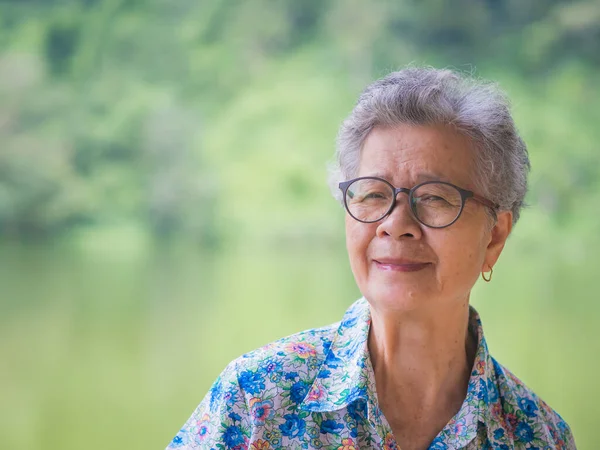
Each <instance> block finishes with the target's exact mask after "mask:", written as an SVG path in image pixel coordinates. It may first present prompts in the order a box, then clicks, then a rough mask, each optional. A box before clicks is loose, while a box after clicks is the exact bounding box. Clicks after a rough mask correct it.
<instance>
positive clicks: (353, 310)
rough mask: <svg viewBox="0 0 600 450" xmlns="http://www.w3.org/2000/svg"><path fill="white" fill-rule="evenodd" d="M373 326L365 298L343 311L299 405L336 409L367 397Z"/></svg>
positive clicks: (310, 408)
mask: <svg viewBox="0 0 600 450" xmlns="http://www.w3.org/2000/svg"><path fill="white" fill-rule="evenodd" d="M370 325H371V313H370V310H369V304H368V303H367V301H366V299H365V298H364V297H363V298H361V299H359V300H358V301H356V302H355V303H354V304H352V306H350V308H349V309H348V310H347V311H346V313H345V314H344V318H343V319H342V321H341V322H340V325H339V327H338V329H337V331H336V334H335V336H334V338H333V341H332V343H331V346H330V347H329V350H328V351H327V354H326V356H325V361H324V362H323V365H322V366H321V368H320V370H319V372H318V374H317V377H316V378H315V380H314V382H313V384H312V386H311V387H310V389H309V391H308V394H307V395H306V397H305V398H304V401H303V402H302V403H301V404H300V408H301V409H304V410H308V411H335V410H338V409H341V408H344V407H347V406H348V405H349V404H350V403H353V402H355V401H356V400H358V399H364V400H367V385H368V380H369V375H368V371H367V370H366V363H367V355H368V348H367V338H368V335H369V326H370Z"/></svg>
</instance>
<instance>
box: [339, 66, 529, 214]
mask: <svg viewBox="0 0 600 450" xmlns="http://www.w3.org/2000/svg"><path fill="white" fill-rule="evenodd" d="M398 124H413V125H435V124H448V125H452V126H453V127H455V129H456V130H457V131H459V132H461V133H463V134H465V135H467V136H469V137H470V138H471V139H472V140H473V141H474V143H475V148H476V149H477V154H476V155H474V156H475V158H474V161H475V172H476V173H475V174H474V177H475V178H474V180H473V182H474V184H475V186H476V187H477V189H478V194H480V195H483V196H484V197H487V198H488V199H490V200H492V201H493V202H495V203H496V204H498V205H499V210H500V211H512V213H513V224H515V223H516V222H517V220H518V219H519V215H520V212H521V208H522V207H523V206H524V198H525V194H526V193H527V174H528V172H529V170H530V163H529V157H528V154H527V147H526V145H525V143H524V142H523V140H522V139H521V137H520V136H519V134H518V132H517V129H516V127H515V124H514V121H513V119H512V117H511V114H510V107H509V101H508V99H507V97H506V96H505V95H504V93H503V92H502V91H500V89H499V88H498V87H497V86H496V85H495V84H493V83H489V82H482V81H480V80H476V79H474V78H472V77H471V76H468V75H462V74H460V73H458V72H456V71H452V70H448V69H443V70H440V69H434V68H415V67H411V68H406V69H403V70H400V71H398V72H392V73H390V74H389V75H387V76H386V77H384V78H382V79H380V80H377V81H375V82H374V83H372V84H370V85H369V86H367V88H366V89H365V90H364V91H363V93H362V94H361V95H360V97H359V99H358V102H357V103H356V106H355V107H354V109H353V110H352V112H351V113H350V115H349V116H348V117H347V118H346V120H344V122H343V123H342V125H341V127H340V130H339V133H338V137H337V148H336V159H335V161H334V163H333V164H332V165H331V166H330V167H329V172H330V173H329V181H330V186H331V189H332V193H333V195H334V197H336V198H337V199H338V200H341V193H340V191H339V189H338V183H339V182H340V181H343V180H348V179H351V178H353V177H355V176H356V174H357V173H358V169H359V167H358V166H359V163H360V152H361V149H362V146H363V144H364V142H365V139H366V138H367V135H368V134H369V133H370V132H371V130H372V129H373V128H374V127H375V126H377V125H383V126H394V125H398Z"/></svg>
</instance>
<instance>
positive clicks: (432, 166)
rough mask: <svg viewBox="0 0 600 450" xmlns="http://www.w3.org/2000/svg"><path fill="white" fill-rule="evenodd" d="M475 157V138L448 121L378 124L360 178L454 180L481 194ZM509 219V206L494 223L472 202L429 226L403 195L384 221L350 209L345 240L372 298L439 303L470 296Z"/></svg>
mask: <svg viewBox="0 0 600 450" xmlns="http://www.w3.org/2000/svg"><path fill="white" fill-rule="evenodd" d="M472 157H473V147H472V142H471V141H470V139H469V138H468V137H466V136H464V135H462V134H460V133H458V132H456V131H455V130H453V129H452V128H450V127H447V126H441V125H440V126H415V125H399V126H395V127H393V128H392V127H376V128H374V129H373V130H372V131H371V132H370V133H369V135H368V137H367V139H366V141H365V143H364V146H363V150H362V153H361V161H360V169H359V173H358V176H361V177H362V176H377V177H381V178H384V179H386V180H388V181H389V182H390V183H392V184H393V185H394V186H396V187H403V188H412V187H413V186H415V185H416V184H418V183H422V182H423V181H429V180H440V181H448V182H450V183H453V184H455V185H457V186H459V187H461V188H464V189H468V190H472V191H474V192H476V190H475V187H474V184H473V182H472V173H473V162H472ZM476 193H477V192H476ZM511 224H512V216H511V213H510V212H501V213H499V214H498V221H497V223H496V224H495V225H493V224H490V219H489V216H488V215H487V214H486V211H485V207H484V206H482V205H481V204H479V203H477V202H475V201H473V200H467V202H466V204H465V207H464V210H463V212H462V214H461V216H460V218H459V219H458V220H457V221H456V222H455V223H454V224H452V225H450V226H449V227H447V228H441V229H433V228H428V227H426V226H424V225H422V224H420V223H419V222H417V221H416V219H415V218H414V217H413V216H412V215H411V212H410V208H409V205H408V196H407V195H406V194H398V197H397V204H396V207H395V208H394V210H393V211H392V213H391V214H390V215H389V216H387V217H385V218H384V219H382V220H380V221H379V222H375V223H361V222H358V221H356V220H354V219H353V218H352V217H350V216H349V215H348V214H346V246H347V248H348V254H349V257H350V266H351V267H352V272H353V273H354V278H355V279H356V282H357V284H358V287H359V289H360V290H361V292H362V294H363V295H364V296H365V297H366V298H367V299H368V300H369V301H370V302H372V303H374V304H376V305H380V306H382V307H385V308H386V309H393V310H405V311H407V310H415V309H423V308H425V309H428V308H439V307H442V306H449V305H448V304H447V303H448V302H452V303H453V304H456V302H461V303H464V302H466V301H467V300H468V298H469V293H470V291H471V288H472V286H473V285H474V284H475V281H476V280H477V278H478V277H479V275H480V273H481V271H482V270H485V271H488V270H489V266H490V265H491V266H493V265H494V264H495V262H496V260H497V258H498V256H499V255H500V252H501V251H502V248H503V246H504V242H505V241H506V238H507V237H508V234H509V233H510V228H511ZM492 225H493V228H492ZM442 303H446V304H445V305H443V304H442Z"/></svg>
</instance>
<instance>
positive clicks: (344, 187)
mask: <svg viewBox="0 0 600 450" xmlns="http://www.w3.org/2000/svg"><path fill="white" fill-rule="evenodd" d="M360 180H378V181H382V182H383V183H385V184H387V185H388V186H389V187H390V188H391V189H392V190H393V191H394V198H393V201H392V204H391V205H390V208H389V209H388V210H387V211H386V213H385V214H384V215H382V216H381V217H380V218H379V219H377V220H360V219H358V218H356V217H355V216H354V215H353V214H352V213H351V212H350V208H349V207H348V203H347V201H346V198H347V192H348V188H349V187H350V185H351V184H352V183H354V182H356V181H360ZM427 184H445V185H447V186H452V187H453V188H454V189H456V190H457V191H458V192H459V193H460V199H461V205H460V210H459V211H458V214H457V215H456V217H455V218H454V220H453V221H452V222H450V223H449V224H448V225H444V226H441V227H434V226H431V225H428V224H426V223H424V222H423V221H421V220H420V219H419V217H418V216H417V212H416V211H415V209H416V203H415V201H414V198H413V193H414V192H415V191H416V190H417V189H418V188H420V187H421V186H425V185H427ZM338 186H339V188H340V190H341V191H342V197H343V198H344V207H345V208H346V211H347V212H348V214H350V217H352V218H353V219H354V220H357V221H358V222H362V223H375V222H379V221H380V220H383V219H384V218H385V217H387V216H389V215H390V214H391V213H392V211H393V210H394V208H395V207H396V203H397V199H396V197H397V196H398V194H400V193H401V192H402V193H405V194H408V204H409V206H410V212H411V213H412V215H413V217H414V218H415V219H416V220H417V221H418V222H419V223H420V224H422V225H424V226H426V227H429V228H435V229H440V228H447V227H449V226H450V225H452V224H453V223H455V222H456V221H457V220H458V219H459V217H460V215H461V214H462V212H463V209H464V207H465V203H466V202H467V199H469V198H472V199H473V200H475V201H476V202H478V203H480V204H482V205H484V206H487V207H488V208H490V209H491V210H492V212H493V213H494V214H495V213H496V211H497V210H498V208H499V206H498V205H497V204H496V203H494V202H492V201H491V200H488V199H487V198H485V197H482V196H481V195H477V194H475V193H474V192H473V191H468V190H467V189H463V188H461V187H458V186H456V185H455V184H452V183H448V182H447V181H425V182H423V183H419V184H417V185H416V186H413V187H412V188H410V189H408V188H397V187H396V186H394V185H393V184H392V183H390V182H389V181H387V180H384V179H383V178H379V177H358V178H353V179H352V180H348V181H342V182H341V183H339V185H338Z"/></svg>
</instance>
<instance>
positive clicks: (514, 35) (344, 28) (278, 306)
mask: <svg viewBox="0 0 600 450" xmlns="http://www.w3.org/2000/svg"><path fill="white" fill-rule="evenodd" d="M0 21H1V23H2V27H1V28H0V137H1V142H2V145H1V146H0V342H2V345H0V361H1V364H0V405H1V408H0V448H7V449H8V448H10V449H18V450H21V449H22V450H29V449H51V450H54V449H56V450H58V449H61V450H70V449H83V448H85V449H106V448H128V449H137V448H139V449H147V448H164V447H165V446H166V445H167V444H168V442H169V440H170V439H171V438H172V437H173V435H174V434H175V433H176V432H177V430H178V429H179V427H180V426H181V425H182V424H183V423H184V421H185V420H186V419H187V418H188V416H189V415H190V414H191V413H192V411H193V409H194V408H195V406H196V405H197V404H198V403H199V402H200V400H201V399H202V397H203V396H204V394H205V392H206V390H207V389H208V387H209V386H210V384H211V382H212V381H213V380H214V378H215V377H216V376H217V374H218V373H219V372H220V371H221V370H222V368H223V367H224V366H225V365H226V364H227V362H229V361H230V360H231V359H233V358H235V357H237V356H238V355H240V354H241V353H243V352H245V351H249V350H251V349H253V348H255V347H258V346H260V345H263V344H265V343H267V342H269V341H271V340H274V339H276V338H278V337H282V336H285V335H288V334H291V333H294V332H296V331H300V330H302V329H306V328H312V327H316V326H321V325H325V324H328V323H332V322H334V321H337V320H339V319H340V318H341V316H342V314H343V312H344V311H345V309H346V308H347V306H348V305H349V304H350V303H351V302H352V301H354V300H355V299H356V298H358V296H359V295H360V294H359V292H358V290H357V288H356V287H355V284H354V281H353V278H352V275H351V273H350V269H349V265H348V262H347V256H346V253H345V248H344V233H343V218H344V211H343V210H342V208H341V207H340V206H339V205H338V204H336V202H335V201H334V200H333V199H332V198H331V196H330V193H329V191H328V187H327V184H326V170H325V167H326V164H327V162H328V161H330V160H331V157H332V155H333V150H334V141H335V134H336V132H337V128H338V126H339V124H340V122H341V121H342V120H343V118H344V117H345V116H346V115H347V114H348V113H349V111H350V110H351V108H352V106H353V104H354V102H355V101H356V98H357V96H358V94H359V93H360V91H361V89H362V88H363V87H364V86H365V85H366V84H367V83H369V82H370V81H372V80H373V79H374V78H377V77H380V76H382V75H384V74H386V73H387V72H388V71H390V70H393V69H396V68H400V67H402V66H404V65H406V64H409V63H412V64H417V65H422V64H427V65H434V66H436V67H444V66H449V67H453V68H456V69H458V70H463V71H467V72H472V73H474V74H475V75H476V76H481V77H484V78H488V79H492V80H495V81H497V82H498V83H499V84H500V86H501V87H502V88H503V89H504V90H506V91H507V93H508V94H509V96H510V98H511V99H512V102H513V111H514V116H515V120H516V122H517V125H518V127H519V129H520V130H521V132H522V134H523V137H524V138H525V140H526V142H527V143H528V146H529V151H530V157H531V161H532V166H533V169H532V172H531V176H530V184H531V188H530V192H529V194H528V197H527V201H528V203H529V207H528V208H527V209H526V210H525V211H524V212H523V215H522V218H521V220H520V222H519V223H518V224H517V226H516V228H515V230H514V233H513V235H512V236H511V237H510V238H509V241H508V244H507V247H506V249H505V251H504V253H503V255H502V257H501V259H500V261H499V263H498V265H497V267H496V268H495V271H494V278H493V281H492V282H491V283H490V284H485V283H482V282H479V283H478V284H477V285H476V286H475V288H474V291H473V294H472V303H473V304H474V305H475V307H476V308H477V309H478V310H479V312H480V314H481V316H482V320H483V323H484V327H485V331H486V336H487V339H488V344H489V346H490V349H491V351H492V354H493V355H494V356H496V358H497V359H498V360H500V362H502V363H503V364H504V365H506V366H507V367H509V368H510V369H511V370H512V371H513V372H514V373H515V374H516V375H517V376H519V377H520V378H521V379H523V380H524V381H525V382H526V383H527V384H528V385H529V386H530V387H531V388H533V389H534V390H535V391H536V392H537V393H538V394H539V395H540V396H541V397H542V398H544V399H545V400H546V401H547V402H548V403H549V404H550V405H551V406H553V407H554V408H555V409H556V410H557V411H558V412H559V413H560V414H561V415H562V416H563V417H564V418H565V419H566V420H567V422H568V423H569V424H570V425H571V426H572V428H573V431H574V434H575V438H576V440H577V443H578V447H579V448H581V449H593V448H597V446H598V443H599V442H600V438H598V437H597V432H596V430H595V428H596V427H597V424H596V422H597V420H598V419H599V418H600V415H599V412H598V411H599V408H598V404H599V402H600V387H599V384H598V382H597V374H596V371H597V370H598V360H599V359H598V355H599V354H600V339H598V331H597V330H598V329H599V327H600V316H599V311H600V306H598V304H599V302H598V300H597V297H598V296H597V294H596V292H595V291H596V286H595V281H597V280H598V275H597V272H598V268H599V267H600V265H599V264H598V254H599V252H600V233H599V231H600V224H599V220H598V216H599V214H598V212H599V210H600V151H599V149H598V142H599V141H600V127H599V126H598V124H599V123H600V108H599V107H598V104H599V103H600V3H599V2H597V1H594V0H587V1H556V0H539V1H533V0H520V1H517V0H496V1H492V0H488V1H475V0H457V1H454V2H444V1H441V0H424V1H410V0H395V1H393V2H391V1H382V0H377V1H374V0H372V1H368V2H367V1H358V0H347V1H342V0H339V1H317V0H303V1H298V0H296V1H292V0H279V1H275V0H246V1H224V0H222V1H219V0H211V1H208V0H203V1H199V0H194V1H191V0H179V1H173V0H169V1H167V0H147V1H142V0H78V1H75V0H62V1H58V0H44V1H41V0H37V1H36V0H14V1H8V0H4V1H1V2H0Z"/></svg>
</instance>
